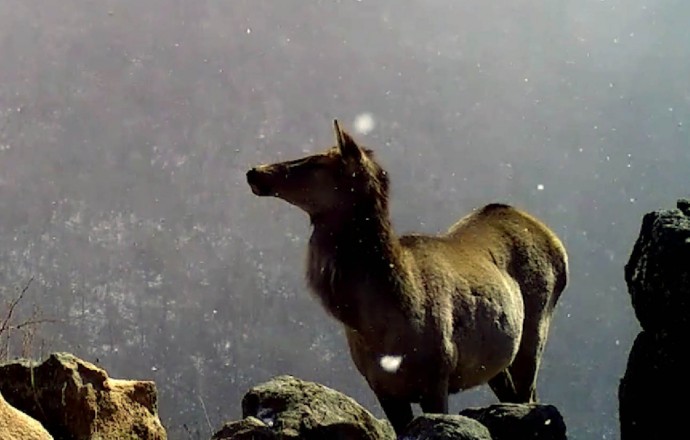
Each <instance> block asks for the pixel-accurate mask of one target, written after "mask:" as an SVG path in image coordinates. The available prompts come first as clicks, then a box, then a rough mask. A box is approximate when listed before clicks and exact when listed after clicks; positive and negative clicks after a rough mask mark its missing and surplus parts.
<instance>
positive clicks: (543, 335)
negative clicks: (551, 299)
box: [508, 316, 550, 403]
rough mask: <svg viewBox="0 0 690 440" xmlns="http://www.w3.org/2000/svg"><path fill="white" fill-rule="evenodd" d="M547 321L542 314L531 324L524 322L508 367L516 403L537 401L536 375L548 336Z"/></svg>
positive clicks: (548, 320)
mask: <svg viewBox="0 0 690 440" xmlns="http://www.w3.org/2000/svg"><path fill="white" fill-rule="evenodd" d="M549 323H550V318H549V317H548V316H542V317H541V319H540V320H537V321H536V322H534V323H532V325H529V324H530V323H527V322H526V323H525V328H524V329H523V332H522V341H521V342H520V348H519V350H518V353H517V355H516V356H515V359H514V360H513V362H512V364H510V367H508V370H509V372H510V376H511V377H512V379H513V385H514V387H515V400H514V402H516V403H535V402H537V375H538V373H539V366H540V364H541V355H542V353H543V352H544V346H545V345H546V340H547V337H548V332H549Z"/></svg>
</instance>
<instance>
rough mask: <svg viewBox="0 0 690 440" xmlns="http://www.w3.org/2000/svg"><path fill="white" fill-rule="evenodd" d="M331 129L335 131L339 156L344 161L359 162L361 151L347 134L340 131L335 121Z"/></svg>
mask: <svg viewBox="0 0 690 440" xmlns="http://www.w3.org/2000/svg"><path fill="white" fill-rule="evenodd" d="M333 129H334V130H335V141H336V145H338V149H339V150H340V155H341V156H343V157H344V158H346V159H356V160H359V159H360V158H361V157H362V150H361V149H360V148H359V145H357V142H355V141H354V139H352V137H350V135H349V134H347V133H346V132H345V131H344V130H341V129H340V125H339V124H338V120H337V119H334V120H333Z"/></svg>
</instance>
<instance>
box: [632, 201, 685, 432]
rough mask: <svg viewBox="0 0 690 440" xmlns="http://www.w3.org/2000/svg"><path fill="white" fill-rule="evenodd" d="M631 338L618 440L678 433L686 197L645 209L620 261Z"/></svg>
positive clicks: (682, 384)
mask: <svg viewBox="0 0 690 440" xmlns="http://www.w3.org/2000/svg"><path fill="white" fill-rule="evenodd" d="M625 280H626V282H627V284H628V291H629V292H630V296H631V300H632V306H633V309H634V310H635V315H636V316H637V319H638V320H639V321H640V324H641V326H642V328H643V329H644V330H643V331H642V332H641V333H640V334H639V335H638V336H637V338H636V339H635V342H634V344H633V347H632V349H631V351H630V355H629V357H628V365H627V368H626V370H625V374H624V375H623V377H622V378H621V381H620V384H619V387H618V401H619V411H618V415H619V421H620V429H621V440H636V439H650V438H678V435H677V433H678V432H683V431H685V430H686V426H685V425H686V422H685V418H686V417H687V415H686V413H687V411H686V408H687V405H678V404H674V403H673V402H674V401H678V396H680V399H683V398H684V396H687V395H688V394H689V393H690V382H689V381H688V380H687V379H686V378H685V375H686V371H687V365H688V364H687V362H686V361H685V355H684V354H685V353H684V352H685V351H687V347H688V342H687V339H688V338H687V337H688V334H690V333H689V332H690V202H689V201H687V200H680V201H678V204H677V209H671V210H664V211H656V212H651V213H648V214H646V215H645V216H644V218H643V220H642V227H641V229H640V235H639V237H638V239H637V241H636V242H635V246H634V247H633V250H632V253H631V255H630V260H629V261H628V264H626V266H625Z"/></svg>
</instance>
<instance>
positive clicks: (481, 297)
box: [247, 122, 568, 433]
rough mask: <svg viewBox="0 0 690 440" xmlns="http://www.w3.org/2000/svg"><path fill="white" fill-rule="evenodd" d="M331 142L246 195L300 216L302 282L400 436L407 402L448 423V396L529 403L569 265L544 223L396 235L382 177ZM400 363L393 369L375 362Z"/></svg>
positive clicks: (352, 146) (274, 168) (503, 210)
mask: <svg viewBox="0 0 690 440" xmlns="http://www.w3.org/2000/svg"><path fill="white" fill-rule="evenodd" d="M335 131H336V140H337V145H336V146H335V147H332V148H330V149H328V150H327V151H325V152H323V153H320V154H316V155H313V156H309V157H306V158H303V159H299V160H295V161H290V162H283V163H277V164H273V165H263V166H260V167H257V168H253V169H252V170H250V171H249V172H248V173H247V180H248V182H249V184H250V186H251V188H252V191H253V192H254V193H255V194H257V195H261V196H275V197H279V198H281V199H284V200H285V201H287V202H289V203H291V204H293V205H296V206H298V207H299V208H301V209H302V210H304V211H305V212H306V213H307V214H309V216H310V218H311V222H312V225H313V233H312V236H311V239H310V241H309V251H308V262H307V279H308V282H309V286H310V287H311V289H312V291H313V293H314V294H315V295H316V297H317V298H318V299H319V300H320V301H321V303H322V304H323V306H324V308H325V309H326V311H327V312H328V313H330V314H331V315H332V316H334V317H335V318H336V319H337V320H339V321H340V322H341V323H342V324H343V325H344V326H345V331H346V335H347V341H348V345H349V347H350V353H351V355H352V359H353V361H354V363H355V365H356V366H357V369H358V370H359V371H360V372H361V374H362V375H363V376H364V377H365V378H366V380H367V382H368V384H369V386H370V387H371V389H372V390H373V391H374V393H375V394H376V396H377V397H378V399H379V402H380V403H381V406H382V408H383V409H384V412H385V413H386V416H387V417H388V419H389V420H390V421H391V423H392V424H393V426H394V428H395V430H396V431H397V432H398V433H400V432H401V430H402V429H403V428H404V427H405V425H406V424H407V423H408V422H409V421H410V420H411V419H412V409H411V406H410V403H420V404H421V407H422V410H423V411H424V412H432V413H447V411H448V394H449V393H456V392H458V391H460V390H464V389H468V388H471V387H475V386H478V385H481V384H485V383H488V384H489V385H490V386H491V388H492V390H493V391H494V393H495V394H496V396H497V397H498V398H499V400H501V401H503V402H534V401H536V378H537V371H538V368H539V363H540V359H541V354H542V351H543V349H544V344H545V343H546V339H547V335H548V329H549V322H550V320H551V316H552V313H553V309H554V307H555V305H556V301H557V300H558V297H559V296H560V294H561V292H562V291H563V289H564V288H565V286H566V279H567V272H568V269H567V256H566V251H565V249H564V247H563V245H562V243H561V242H560V240H559V239H558V238H557V237H556V235H554V233H553V232H551V231H550V230H549V229H548V228H547V227H546V226H545V225H544V224H543V223H541V222H540V221H539V220H537V219H535V218H534V217H532V216H530V215H528V214H526V213H524V212H522V211H520V210H518V209H515V208H513V207H510V206H507V205H502V204H490V205H487V206H485V207H483V208H481V209H479V210H476V211H475V212H473V213H471V214H469V215H467V216H466V217H464V218H462V219H460V220H459V221H458V222H457V223H456V224H454V225H453V226H452V227H451V228H450V229H449V230H448V231H447V232H446V233H445V234H441V235H436V236H429V235H403V236H400V237H397V236H396V235H395V234H394V232H393V230H392V227H391V222H390V218H389V212H388V177H387V175H386V172H385V171H384V170H383V169H382V168H381V166H380V165H379V164H378V163H377V162H376V161H375V158H374V155H373V153H372V152H371V151H370V150H368V149H365V148H362V147H360V146H358V145H357V143H356V142H355V141H354V140H352V138H351V137H350V136H349V135H348V134H347V133H345V132H344V131H342V130H341V129H340V128H339V127H338V124H337V122H336V123H335ZM385 355H392V356H401V357H402V362H401V364H400V366H399V368H398V369H397V370H396V371H394V372H391V371H387V370H385V369H384V368H382V363H381V357H382V356H385Z"/></svg>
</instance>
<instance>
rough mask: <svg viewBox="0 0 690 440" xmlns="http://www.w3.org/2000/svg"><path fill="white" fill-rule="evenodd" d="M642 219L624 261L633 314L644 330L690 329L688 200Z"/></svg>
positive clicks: (689, 207)
mask: <svg viewBox="0 0 690 440" xmlns="http://www.w3.org/2000/svg"><path fill="white" fill-rule="evenodd" d="M677 206H678V209H672V210H664V211H655V212H651V213H648V214H646V215H645V216H644V217H643V219H642V227H641V229H640V236H639V237H638V239H637V241H636V242H635V245H634V247H633V250H632V253H631V255H630V259H629V261H628V263H627V264H626V265H625V281H626V282H627V284H628V291H629V293H630V296H631V299H632V305H633V309H634V310H635V315H636V316H637V319H638V320H639V321H640V324H641V325H642V328H643V329H645V330H647V331H655V330H661V329H676V330H677V331H688V329H690V263H689V262H690V201H688V200H680V201H679V202H678V205H677Z"/></svg>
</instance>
